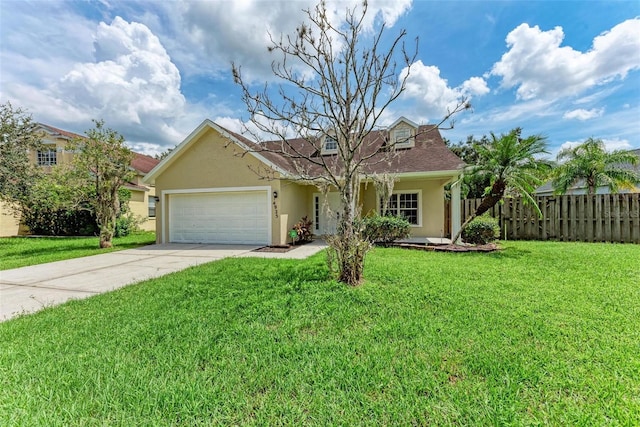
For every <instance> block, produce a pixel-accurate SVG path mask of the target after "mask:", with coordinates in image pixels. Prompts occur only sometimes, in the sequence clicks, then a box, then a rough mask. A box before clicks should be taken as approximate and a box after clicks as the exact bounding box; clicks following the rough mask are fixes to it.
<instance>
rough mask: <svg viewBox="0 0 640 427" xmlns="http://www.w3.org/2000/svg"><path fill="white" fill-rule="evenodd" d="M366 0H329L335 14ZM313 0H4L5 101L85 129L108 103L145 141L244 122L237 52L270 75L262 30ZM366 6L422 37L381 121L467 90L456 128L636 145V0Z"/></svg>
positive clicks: (157, 145) (418, 115) (112, 123)
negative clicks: (234, 70) (402, 86)
mask: <svg viewBox="0 0 640 427" xmlns="http://www.w3.org/2000/svg"><path fill="white" fill-rule="evenodd" d="M358 3H359V2H357V1H340V2H334V3H332V2H329V8H330V9H331V10H332V11H335V13H334V14H333V15H332V16H333V19H334V20H336V21H339V20H340V17H341V15H342V12H341V11H342V10H343V9H344V7H345V5H354V4H358ZM313 4H314V2H313V1H307V0H300V1H286V2H281V1H259V0H244V1H215V2H204V1H200V2H189V1H150V2H134V1H124V2H120V1H111V0H102V1H82V2H69V1H68V2H56V1H13V0H2V1H1V2H0V102H2V103H4V102H6V101H7V100H9V101H11V102H12V103H13V104H14V106H20V107H23V108H24V109H26V110H28V111H29V112H30V113H31V114H32V115H33V117H34V119H35V120H37V121H40V122H44V123H47V124H50V125H52V126H57V127H60V128H63V129H66V130H70V131H74V132H77V133H83V132H84V131H85V130H87V129H89V128H90V127H91V126H92V123H91V119H92V118H96V119H98V118H102V119H104V120H105V121H106V123H107V125H108V126H109V127H112V128H114V129H116V130H118V131H119V132H120V133H122V134H123V135H124V136H125V138H126V139H127V141H128V142H129V144H130V145H131V146H132V148H134V149H135V150H137V151H140V152H146V153H148V154H154V153H157V152H160V151H163V150H165V149H166V148H169V147H173V146H174V145H176V144H177V143H179V142H180V141H182V140H183V139H184V138H185V137H186V136H187V135H188V134H189V133H190V132H191V131H192V130H193V129H194V128H195V127H196V126H198V124H200V123H201V122H202V120H204V119H205V118H209V119H211V120H213V121H215V122H217V123H219V124H221V125H222V126H225V127H227V128H230V129H232V130H236V131H239V130H240V129H241V125H242V120H244V119H246V117H247V113H246V109H245V107H244V105H243V104H242V102H241V100H240V91H239V89H238V87H236V86H235V85H234V84H233V81H232V79H231V72H230V63H231V61H234V62H236V63H237V64H240V65H242V69H243V73H244V75H245V76H247V77H249V78H250V79H251V80H252V81H253V82H255V83H256V85H262V84H264V83H265V82H272V75H271V73H270V64H271V61H272V60H273V59H274V58H273V57H272V56H271V55H270V54H269V53H268V52H267V49H266V47H267V31H270V32H271V33H272V34H276V35H278V34H281V33H285V34H287V33H291V31H292V30H293V29H294V28H295V27H296V25H297V24H299V23H300V22H301V21H302V19H303V14H302V12H301V10H302V9H304V8H307V7H311V6H313ZM369 12H370V19H369V21H368V22H369V27H370V28H373V29H375V28H376V25H377V23H379V22H380V21H381V20H384V21H385V22H386V23H387V26H388V34H389V36H394V35H396V34H397V32H398V31H400V29H403V28H404V29H406V30H407V32H408V35H407V41H409V42H410V41H411V40H413V38H415V37H418V38H419V49H418V56H417V58H416V62H415V63H414V64H413V65H412V67H411V74H410V78H409V81H408V88H407V91H406V92H405V94H404V95H403V96H402V97H401V98H400V99H399V100H398V101H397V102H396V103H395V104H392V107H391V109H390V110H389V111H388V112H387V114H386V115H385V119H384V120H385V121H386V123H381V124H382V125H386V124H390V123H391V122H393V121H394V120H395V119H396V118H398V117H399V116H401V115H404V116H406V117H407V118H409V119H411V120H413V121H414V122H417V123H429V122H435V121H437V120H439V118H440V117H442V115H443V114H444V113H445V111H446V108H447V107H448V106H449V107H450V106H451V105H452V103H454V102H455V100H456V99H457V98H458V97H460V96H466V97H468V98H470V100H471V103H472V105H473V111H471V112H465V113H462V114H460V115H459V116H457V118H456V123H455V128H454V129H453V130H448V131H443V136H445V137H446V138H448V139H450V140H451V141H454V142H457V141H461V140H465V139H466V137H467V136H468V135H475V136H477V137H480V136H482V135H484V134H489V133H490V132H494V133H496V134H500V133H503V132H508V131H509V130H510V129H512V128H514V127H521V128H523V133H524V135H530V134H543V135H545V136H547V138H548V141H549V150H550V151H551V153H552V154H555V153H556V152H557V151H558V150H559V149H560V147H562V146H567V145H570V144H575V143H578V142H581V141H584V140H585V139H587V138H589V137H595V138H601V139H603V140H604V141H605V143H606V144H607V147H609V148H610V149H631V148H640V2H638V1H635V0H634V1H605V2H598V1H508V2H503V1H460V2H459V1H413V2H412V1H410V0H395V1H393V0H390V1H385V0H371V1H370V2H369ZM374 18H375V19H374ZM399 71H400V70H399Z"/></svg>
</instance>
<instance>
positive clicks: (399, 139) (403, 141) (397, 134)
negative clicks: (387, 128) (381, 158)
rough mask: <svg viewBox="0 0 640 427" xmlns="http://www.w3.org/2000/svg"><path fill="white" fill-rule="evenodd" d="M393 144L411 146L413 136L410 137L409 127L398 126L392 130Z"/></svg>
mask: <svg viewBox="0 0 640 427" xmlns="http://www.w3.org/2000/svg"><path fill="white" fill-rule="evenodd" d="M393 144H394V145H395V146H397V147H407V146H411V147H413V138H412V137H411V129H409V128H406V127H405V128H399V129H396V130H394V131H393Z"/></svg>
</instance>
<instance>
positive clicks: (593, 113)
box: [562, 108, 604, 121]
mask: <svg viewBox="0 0 640 427" xmlns="http://www.w3.org/2000/svg"><path fill="white" fill-rule="evenodd" d="M603 113H604V108H592V109H591V110H585V109H582V108H578V109H577V110H572V111H567V112H566V113H564V115H563V116H562V118H563V119H568V120H570V119H577V120H580V121H585V120H589V119H593V118H595V117H600V116H602V114H603Z"/></svg>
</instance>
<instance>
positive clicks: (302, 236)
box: [291, 216, 313, 243]
mask: <svg viewBox="0 0 640 427" xmlns="http://www.w3.org/2000/svg"><path fill="white" fill-rule="evenodd" d="M312 225H313V221H311V220H310V219H309V217H307V216H303V217H302V218H301V219H300V221H298V222H296V223H295V224H294V225H293V228H292V229H291V236H292V237H293V233H294V232H295V235H296V236H297V237H296V238H295V239H294V243H295V242H296V241H301V242H310V241H311V239H312V233H311V226H312Z"/></svg>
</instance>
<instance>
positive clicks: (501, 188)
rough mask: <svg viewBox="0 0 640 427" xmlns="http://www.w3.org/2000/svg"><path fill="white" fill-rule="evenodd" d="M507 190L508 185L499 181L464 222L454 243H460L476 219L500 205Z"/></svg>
mask: <svg viewBox="0 0 640 427" xmlns="http://www.w3.org/2000/svg"><path fill="white" fill-rule="evenodd" d="M506 188H507V185H506V183H505V182H504V181H503V180H501V179H499V180H497V181H496V182H495V183H494V184H493V186H492V187H491V192H490V193H489V194H487V195H486V196H484V197H483V198H482V202H480V206H478V207H477V208H476V210H475V212H474V213H473V214H472V215H470V216H469V218H467V219H466V220H465V221H464V223H462V225H461V226H460V230H458V233H457V234H456V235H455V237H454V238H453V240H452V242H454V243H455V242H457V241H458V239H459V238H460V236H461V235H462V232H463V231H464V229H465V227H466V226H467V225H469V223H470V222H471V221H473V220H474V219H475V218H476V217H479V216H480V215H482V214H483V213H485V212H487V211H488V210H489V209H491V208H492V207H494V206H495V205H496V204H498V202H499V201H500V200H502V197H504V192H505V190H506Z"/></svg>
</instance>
